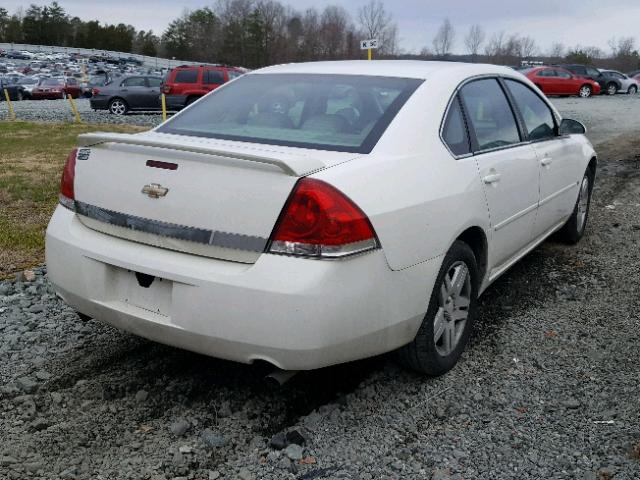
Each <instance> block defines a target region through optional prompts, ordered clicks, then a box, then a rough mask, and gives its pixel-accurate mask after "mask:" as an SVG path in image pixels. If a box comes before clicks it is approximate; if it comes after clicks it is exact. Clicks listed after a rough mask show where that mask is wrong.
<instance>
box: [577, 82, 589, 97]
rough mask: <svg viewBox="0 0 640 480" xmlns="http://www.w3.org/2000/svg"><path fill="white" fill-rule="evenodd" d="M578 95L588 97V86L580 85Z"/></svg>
mask: <svg viewBox="0 0 640 480" xmlns="http://www.w3.org/2000/svg"><path fill="white" fill-rule="evenodd" d="M579 93H580V96H581V97H582V98H588V97H590V96H591V88H590V87H588V86H587V85H584V86H582V87H580V92H579Z"/></svg>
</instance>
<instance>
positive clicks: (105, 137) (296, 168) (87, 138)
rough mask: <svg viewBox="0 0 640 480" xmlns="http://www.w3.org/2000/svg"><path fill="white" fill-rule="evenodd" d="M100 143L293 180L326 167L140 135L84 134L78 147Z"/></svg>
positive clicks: (313, 162) (313, 161) (302, 160)
mask: <svg viewBox="0 0 640 480" xmlns="http://www.w3.org/2000/svg"><path fill="white" fill-rule="evenodd" d="M101 143H121V144H127V145H141V146H145V147H155V148H168V149H171V150H179V151H182V152H190V153H201V154H205V155H214V156H219V157H225V158H233V159H234V160H240V161H243V162H254V163H262V164H266V165H275V166H276V167H278V168H280V169H281V170H282V171H283V172H284V173H286V174H287V175H291V176H294V177H302V176H305V175H309V174H310V173H313V172H316V171H318V170H322V169H323V168H325V167H326V165H325V164H324V163H323V162H322V161H320V160H319V159H317V158H310V157H304V156H300V157H296V158H295V159H293V158H292V159H291V160H283V159H282V158H275V157H270V156H265V155H256V154H253V153H245V152H238V151H227V150H223V149H219V148H216V147H215V146H206V145H204V144H202V145H193V144H189V143H185V144H180V143H176V142H173V141H169V140H164V139H162V138H159V137H153V138H149V137H145V136H143V135H141V134H127V133H109V132H95V133H83V134H82V135H78V146H80V147H92V146H94V145H99V144H101Z"/></svg>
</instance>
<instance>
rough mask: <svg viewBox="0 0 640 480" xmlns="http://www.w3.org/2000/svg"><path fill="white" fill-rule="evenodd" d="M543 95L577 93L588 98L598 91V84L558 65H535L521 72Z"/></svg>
mask: <svg viewBox="0 0 640 480" xmlns="http://www.w3.org/2000/svg"><path fill="white" fill-rule="evenodd" d="M521 73H522V74H523V75H525V76H526V77H527V78H528V79H529V80H531V81H532V82H533V83H534V84H535V85H536V86H537V87H538V88H539V89H540V90H541V91H542V92H543V93H544V94H545V95H578V96H580V97H582V98H588V97H590V96H591V95H598V94H599V93H600V84H598V82H596V81H594V80H591V79H590V78H586V77H581V76H577V75H574V74H572V73H571V72H569V71H568V70H565V69H564V68H560V67H537V68H530V69H529V70H523V71H522V72H521Z"/></svg>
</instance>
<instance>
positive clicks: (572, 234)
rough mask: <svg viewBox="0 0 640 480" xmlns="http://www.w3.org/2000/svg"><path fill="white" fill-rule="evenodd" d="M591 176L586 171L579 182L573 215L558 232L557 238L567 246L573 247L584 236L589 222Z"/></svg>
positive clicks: (591, 188) (591, 189) (589, 172)
mask: <svg viewBox="0 0 640 480" xmlns="http://www.w3.org/2000/svg"><path fill="white" fill-rule="evenodd" d="M593 180H594V178H593V174H592V173H591V171H589V170H587V171H586V172H585V174H584V177H582V182H580V191H579V193H578V199H577V200H576V205H575V207H573V213H572V214H571V216H570V217H569V220H567V223H565V224H564V226H563V227H562V228H561V229H560V230H559V231H558V238H559V239H560V240H561V241H562V242H564V243H566V244H568V245H575V244H576V243H578V242H579V241H580V239H581V238H582V237H583V236H584V232H585V231H586V229H587V221H588V220H589V208H590V206H591V192H592V191H593Z"/></svg>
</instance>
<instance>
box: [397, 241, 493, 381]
mask: <svg viewBox="0 0 640 480" xmlns="http://www.w3.org/2000/svg"><path fill="white" fill-rule="evenodd" d="M465 268H466V275H465V277H464V278H463V279H462V280H463V281H462V282H455V281H454V284H451V280H452V279H453V278H454V277H455V276H456V275H462V274H465ZM479 280H480V278H479V273H478V266H477V262H476V258H475V256H474V254H473V251H472V250H471V248H470V247H469V246H468V245H467V244H466V243H464V242H461V241H456V242H454V244H453V245H452V246H451V248H450V249H449V251H448V252H447V254H446V256H445V258H444V260H443V262H442V267H440V272H439V273H438V276H437V277H436V282H435V286H434V288H433V292H431V297H430V300H429V307H428V309H427V313H426V315H425V317H424V319H423V320H422V325H421V326H420V329H419V330H418V333H417V334H416V337H415V338H414V339H413V341H412V342H411V343H409V344H407V345H405V346H404V347H402V348H400V349H399V350H398V352H397V356H398V360H399V362H400V363H402V364H403V365H404V366H405V367H407V368H409V369H411V370H415V371H417V372H420V373H423V374H426V375H432V376H435V375H442V374H444V373H446V372H448V371H449V370H451V369H452V368H453V366H454V365H455V364H456V363H457V362H458V359H459V358H460V355H461V354H462V352H463V351H464V348H465V346H466V344H467V342H468V340H469V335H470V334H471V330H472V327H473V318H474V315H475V310H476V302H477V297H478V286H479ZM456 284H457V288H456ZM456 291H457V292H459V293H455V292H456ZM445 297H446V298H445ZM452 315H453V317H452ZM455 316H458V317H459V318H458V319H457V320H456V319H455ZM463 317H464V318H463ZM438 325H440V327H438ZM436 329H438V330H436ZM438 331H439V332H440V333H439V334H438Z"/></svg>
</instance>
